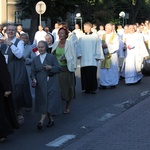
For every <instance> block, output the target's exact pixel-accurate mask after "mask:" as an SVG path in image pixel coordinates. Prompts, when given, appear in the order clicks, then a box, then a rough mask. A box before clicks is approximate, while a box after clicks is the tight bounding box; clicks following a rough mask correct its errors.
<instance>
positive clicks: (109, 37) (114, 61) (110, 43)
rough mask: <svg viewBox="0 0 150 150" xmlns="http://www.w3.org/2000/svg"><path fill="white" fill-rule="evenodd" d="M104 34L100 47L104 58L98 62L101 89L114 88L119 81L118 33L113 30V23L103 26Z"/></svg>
mask: <svg viewBox="0 0 150 150" xmlns="http://www.w3.org/2000/svg"><path fill="white" fill-rule="evenodd" d="M105 31H106V34H104V35H103V37H102V47H103V51H104V55H105V60H103V61H102V62H101V64H100V79H99V84H100V87H99V88H102V89H105V88H106V87H112V88H114V87H115V86H116V85H117V84H118V81H119V72H118V53H117V52H118V49H119V39H118V35H117V34H116V33H115V32H113V25H112V24H110V23H108V24H106V26H105Z"/></svg>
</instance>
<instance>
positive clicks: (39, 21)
mask: <svg viewBox="0 0 150 150" xmlns="http://www.w3.org/2000/svg"><path fill="white" fill-rule="evenodd" d="M39 25H40V26H41V14H39Z"/></svg>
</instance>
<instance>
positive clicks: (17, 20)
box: [15, 11, 21, 24]
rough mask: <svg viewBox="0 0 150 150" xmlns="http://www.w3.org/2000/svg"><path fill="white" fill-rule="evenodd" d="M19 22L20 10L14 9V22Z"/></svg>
mask: <svg viewBox="0 0 150 150" xmlns="http://www.w3.org/2000/svg"><path fill="white" fill-rule="evenodd" d="M20 23H21V11H15V24H20Z"/></svg>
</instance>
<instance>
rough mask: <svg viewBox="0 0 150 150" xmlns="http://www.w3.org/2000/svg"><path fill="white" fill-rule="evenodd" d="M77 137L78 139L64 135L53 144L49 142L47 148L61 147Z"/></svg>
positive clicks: (70, 135)
mask: <svg viewBox="0 0 150 150" xmlns="http://www.w3.org/2000/svg"><path fill="white" fill-rule="evenodd" d="M75 137H76V136H75V135H72V134H66V135H63V136H61V137H59V138H57V139H55V140H54V141H52V142H49V143H48V144H46V146H49V147H59V146H61V145H62V144H64V143H66V142H67V141H69V140H71V139H74V138H75Z"/></svg>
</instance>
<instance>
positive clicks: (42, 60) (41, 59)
mask: <svg viewBox="0 0 150 150" xmlns="http://www.w3.org/2000/svg"><path fill="white" fill-rule="evenodd" d="M45 57H46V53H44V54H40V61H41V63H42V64H43V62H44V59H45Z"/></svg>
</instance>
